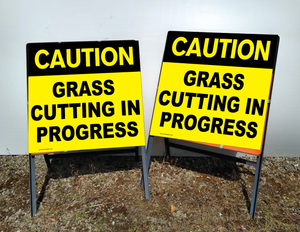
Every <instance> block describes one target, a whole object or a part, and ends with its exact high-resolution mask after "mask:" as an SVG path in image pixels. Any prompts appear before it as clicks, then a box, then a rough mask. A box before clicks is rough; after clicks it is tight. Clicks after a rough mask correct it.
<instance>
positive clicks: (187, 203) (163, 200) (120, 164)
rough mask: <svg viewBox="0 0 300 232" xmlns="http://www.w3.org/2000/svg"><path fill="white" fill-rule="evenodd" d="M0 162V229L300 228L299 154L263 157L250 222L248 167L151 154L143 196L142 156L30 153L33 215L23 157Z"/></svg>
mask: <svg viewBox="0 0 300 232" xmlns="http://www.w3.org/2000/svg"><path fill="white" fill-rule="evenodd" d="M0 165H1V166H0V167H1V170H0V177H1V178H0V231H18V230H19V231H300V191H299V184H300V159H299V158H265V159H264V161H263V169H262V176H261V183H260V190H259V196H258V204H257V212H256V219H255V220H252V219H251V217H250V215H249V206H250V201H251V196H252V186H253V181H254V168H253V167H250V166H247V165H243V164H236V163H233V162H229V161H224V160H219V159H216V158H203V157H202V158H200V157H199V158H196V157H188V158H182V157H177V158H174V159H171V160H166V159H165V158H164V157H154V158H153V157H152V163H151V168H150V172H149V182H150V195H151V201H148V200H145V198H144V191H143V188H142V187H140V186H139V182H140V178H141V166H142V164H141V159H140V160H139V162H135V161H134V157H103V156H88V157H83V156H80V157H76V158H67V159H53V160H52V163H51V165H52V166H51V168H50V169H49V170H48V169H47V167H46V164H45V162H44V160H43V156H37V157H36V180H37V198H38V199H39V201H40V204H39V209H38V214H37V215H35V216H34V217H32V218H31V216H30V202H29V199H30V194H29V173H28V172H29V171H28V170H29V168H28V156H2V157H0Z"/></svg>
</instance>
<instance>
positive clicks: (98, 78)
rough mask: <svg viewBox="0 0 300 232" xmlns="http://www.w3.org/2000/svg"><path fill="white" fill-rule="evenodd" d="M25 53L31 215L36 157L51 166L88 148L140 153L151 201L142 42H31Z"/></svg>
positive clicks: (102, 151) (34, 189)
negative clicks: (146, 148) (141, 59)
mask: <svg viewBox="0 0 300 232" xmlns="http://www.w3.org/2000/svg"><path fill="white" fill-rule="evenodd" d="M26 55H27V93H28V94H27V100H28V106H27V107H28V153H29V165H30V196H31V215H34V214H36V213H37V208H38V207H39V205H38V204H37V203H39V202H37V200H36V182H35V155H38V154H44V159H45V162H46V164H47V167H48V168H50V166H51V163H50V158H54V157H68V156H73V155H74V154H75V153H79V152H86V151H88V150H89V152H95V151H96V152H98V151H100V153H101V154H109V153H112V154H114V153H128V152H134V153H135V154H136V156H135V157H136V160H137V159H138V153H141V156H142V158H143V167H144V170H143V171H144V172H143V182H144V183H145V196H146V198H149V195H150V194H149V186H148V172H146V170H147V169H146V160H147V159H146V152H145V132H144V116H143V105H142V88H141V87H142V85H141V68H140V56H139V44H138V41H135V40H120V41H117V40H116V41H108V40H107V41H81V42H52V43H28V44H27V46H26ZM132 147H134V148H133V149H131V150H130V148H132ZM114 148H115V149H114ZM102 149H108V150H102ZM111 149H113V150H111ZM62 151H68V152H62ZM40 197H41V195H40Z"/></svg>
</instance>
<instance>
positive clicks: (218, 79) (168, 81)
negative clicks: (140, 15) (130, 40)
mask: <svg viewBox="0 0 300 232" xmlns="http://www.w3.org/2000/svg"><path fill="white" fill-rule="evenodd" d="M246 38H247V39H246ZM210 41H211V42H210ZM220 41H223V42H222V43H220ZM224 41H227V42H226V48H225V46H224V44H225V42H224ZM209 42H210V44H209ZM273 43H274V45H276V43H275V42H274V38H273V37H272V38H271V39H266V38H263V39H262V38H260V37H255V36H253V35H252V36H251V35H243V36H240V35H238V36H237V35H235V36H234V35H233V34H214V33H187V32H185V33H183V32H181V33H180V32H169V35H168V38H167V43H166V50H165V56H164V60H163V65H162V70H161V76H160V81H159V86H158V90H157V97H156V102H155V109H154V113H153V118H152V124H151V131H150V135H153V136H161V137H168V138H175V139H183V140H189V141H196V142H204V143H211V144H222V145H226V146H233V147H241V148H247V149H255V150H260V149H261V145H262V140H263V136H264V131H265V122H266V115H267V111H268V105H269V100H270V91H271V86H272V80H273V66H270V65H271V64H270V62H269V63H268V64H266V63H264V62H263V63H262V61H261V60H267V61H268V60H269V59H273V60H272V62H271V63H272V65H273V62H274V54H272V53H271V52H273V50H274V46H273ZM220 44H221V45H220ZM246 45H247V46H246ZM252 45H253V46H252ZM255 45H256V46H255ZM209 46H210V47H209ZM241 46H242V47H241ZM243 47H245V48H243ZM275 47H276V46H275ZM247 49H248V50H247ZM261 63H262V64H261Z"/></svg>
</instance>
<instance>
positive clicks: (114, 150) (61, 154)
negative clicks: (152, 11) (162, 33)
mask: <svg viewBox="0 0 300 232" xmlns="http://www.w3.org/2000/svg"><path fill="white" fill-rule="evenodd" d="M132 41H133V42H136V43H137V48H138V49H137V51H136V52H135V53H134V54H135V59H136V60H135V61H136V64H135V65H134V69H137V68H138V69H139V71H140V54H139V43H138V41H135V40H112V41H105V40H104V41H72V42H52V43H28V44H27V45H26V67H27V73H26V74H27V75H26V83H27V111H28V110H29V109H28V77H29V69H30V65H32V64H31V63H30V62H29V61H30V59H29V57H30V54H29V46H35V45H38V44H45V45H47V46H49V47H53V46H54V45H61V44H64V43H68V44H72V43H73V44H75V43H84V44H89V43H102V44H106V43H109V42H115V43H122V42H125V43H128V42H132ZM93 71H94V70H93ZM118 71H120V70H119V69H105V70H104V71H103V72H118ZM121 71H122V72H124V71H130V70H121ZM131 71H132V70H131ZM82 73H85V72H82ZM38 74H39V75H41V74H40V73H37V74H36V75H38ZM141 87H142V86H141ZM142 113H143V112H142ZM27 123H28V122H27ZM27 126H28V125H27ZM143 126H144V125H143ZM83 152H89V153H92V152H93V153H94V152H98V154H101V155H105V154H120V153H132V152H134V153H135V154H136V157H137V156H138V153H140V154H141V156H142V161H143V168H142V179H143V183H145V184H144V191H145V197H146V199H148V200H150V191H149V182H148V169H147V163H146V161H147V157H146V149H145V146H136V147H135V148H130V147H127V148H122V147H119V148H118V147H117V148H111V149H110V148H107V149H106V148H103V149H90V150H80V151H67V152H54V153H39V154H33V153H29V154H28V157H29V187H30V208H31V216H34V215H35V214H37V210H38V207H39V202H37V198H36V176H35V156H36V155H44V159H45V162H46V164H47V168H50V165H51V163H50V158H58V157H59V158H63V157H70V156H74V155H80V154H81V153H83Z"/></svg>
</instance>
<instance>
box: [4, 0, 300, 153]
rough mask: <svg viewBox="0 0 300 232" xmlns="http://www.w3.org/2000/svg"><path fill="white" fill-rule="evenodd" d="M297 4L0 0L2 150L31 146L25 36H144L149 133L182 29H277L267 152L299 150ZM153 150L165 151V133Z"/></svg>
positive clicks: (268, 31) (43, 39)
mask: <svg viewBox="0 0 300 232" xmlns="http://www.w3.org/2000/svg"><path fill="white" fill-rule="evenodd" d="M299 9H300V2H299V1H298V0H287V1H279V0H272V1H271V0H264V1H261V0H260V1H258V0H245V1H238V0H227V1H222V0H215V1H212V0H207V1H203V0H184V1H183V0H182V1H179V0H165V1H161V0H151V1H148V0H145V1H142V0H128V1H121V0H110V1H102V0H85V1H79V0H73V1H71V0H70V1H66V0H51V1H48V0H45V1H40V0H29V1H21V0H10V1H1V3H0V11H1V12H0V33H1V37H0V41H1V43H0V94H1V95H0V96H1V98H0V99H1V100H0V155H7V154H26V153H27V93H26V91H27V90H26V50H25V46H26V43H29V42H58V41H91V40H125V39H135V40H139V43H140V55H141V68H142V85H143V99H144V115H145V132H146V135H145V136H146V138H147V137H148V134H149V129H150V122H151V115H152V110H153V105H154V99H155V94H156V88H157V83H158V79H159V73H160V66H161V61H162V55H163V50H164V45H165V39H166V34H167V31H169V30H183V31H199V32H230V33H263V34H278V35H279V36H280V39H281V40H280V46H279V53H278V59H277V67H276V74H275V82H274V87H273V96H272V104H271V111H270V117H269V123H268V132H267V139H266V147H265V155H266V156H299V154H300V153H299V152H298V151H299V148H300V140H299V139H300V134H299V133H300V132H299V131H300V124H299V123H298V122H299V119H298V113H299V104H298V102H299V99H300V91H299V86H300V78H299V76H300V65H299V61H300V43H299V37H300V26H299V22H300V14H299ZM153 151H154V153H155V154H157V155H161V154H162V153H163V146H162V140H161V139H159V138H157V139H155V147H154V150H153ZM175 153H176V154H177V155H182V154H189V153H186V152H183V151H175Z"/></svg>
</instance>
